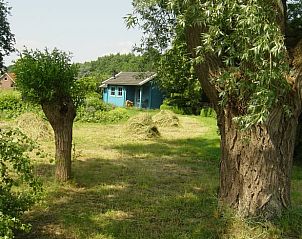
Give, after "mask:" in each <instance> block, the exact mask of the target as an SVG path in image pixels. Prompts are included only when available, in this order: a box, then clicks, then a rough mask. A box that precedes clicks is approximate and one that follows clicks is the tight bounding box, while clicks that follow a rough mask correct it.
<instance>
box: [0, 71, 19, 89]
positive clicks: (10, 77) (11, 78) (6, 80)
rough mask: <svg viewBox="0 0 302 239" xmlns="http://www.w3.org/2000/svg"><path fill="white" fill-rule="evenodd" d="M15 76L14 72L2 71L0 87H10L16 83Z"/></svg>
mask: <svg viewBox="0 0 302 239" xmlns="http://www.w3.org/2000/svg"><path fill="white" fill-rule="evenodd" d="M15 78H16V76H15V74H14V73H4V74H3V75H2V76H1V77H0V89H12V88H13V87H14V85H15V83H16V82H15Z"/></svg>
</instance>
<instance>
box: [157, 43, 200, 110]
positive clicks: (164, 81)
mask: <svg viewBox="0 0 302 239" xmlns="http://www.w3.org/2000/svg"><path fill="white" fill-rule="evenodd" d="M159 58H160V59H159V60H158V64H156V65H157V67H158V68H157V71H158V75H159V77H158V83H159V86H160V88H161V89H162V90H163V91H164V92H166V95H167V100H168V101H169V105H171V106H175V107H177V108H180V109H182V110H183V111H184V112H185V113H186V114H199V110H200V107H201V104H202V97H201V96H202V93H201V92H202V91H201V86H200V83H199V81H198V79H197V77H196V75H195V74H194V71H193V70H192V69H193V65H192V61H191V60H190V57H189V55H188V53H187V47H186V45H185V44H183V43H182V42H181V41H174V43H173V47H172V48H171V49H169V50H167V51H166V52H165V53H164V54H162V55H161V56H160V57H159Z"/></svg>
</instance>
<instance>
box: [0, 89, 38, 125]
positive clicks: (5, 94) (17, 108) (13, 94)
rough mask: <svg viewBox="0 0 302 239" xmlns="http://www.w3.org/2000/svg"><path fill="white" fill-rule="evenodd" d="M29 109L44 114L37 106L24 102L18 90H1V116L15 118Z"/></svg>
mask: <svg viewBox="0 0 302 239" xmlns="http://www.w3.org/2000/svg"><path fill="white" fill-rule="evenodd" d="M28 111H32V112H37V113H38V112H39V113H40V114H42V112H41V110H40V109H39V108H38V107H37V106H33V105H31V104H29V103H26V102H24V101H23V100H22V98H21V94H20V93H19V92H18V91H12V90H2V91H0V118H4V119H15V118H17V117H18V116H19V115H21V114H23V113H25V112H28Z"/></svg>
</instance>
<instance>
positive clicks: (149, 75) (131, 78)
mask: <svg viewBox="0 0 302 239" xmlns="http://www.w3.org/2000/svg"><path fill="white" fill-rule="evenodd" d="M156 75H157V74H156V73H154V72H120V73H118V74H116V75H114V76H112V77H111V78H109V79H108V80H105V81H103V83H102V85H101V86H100V87H102V88H106V87H107V86H108V85H133V86H141V85H144V84H146V83H147V82H149V81H150V80H152V79H153V78H155V77H156Z"/></svg>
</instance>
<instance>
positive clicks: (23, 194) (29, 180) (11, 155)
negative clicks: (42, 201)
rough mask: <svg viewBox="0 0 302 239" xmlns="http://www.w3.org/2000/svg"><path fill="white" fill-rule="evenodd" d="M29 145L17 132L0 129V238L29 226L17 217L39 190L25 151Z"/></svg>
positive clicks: (29, 141)
mask: <svg viewBox="0 0 302 239" xmlns="http://www.w3.org/2000/svg"><path fill="white" fill-rule="evenodd" d="M33 145H34V144H33V142H32V141H31V140H29V138H27V137H26V136H25V135H24V134H22V133H21V132H20V131H17V130H10V129H0V172H1V173H0V238H5V239H10V238H14V231H15V230H22V231H28V230H29V229H30V227H29V225H28V224H24V223H23V222H22V220H21V216H22V214H23V213H24V212H25V211H27V210H28V209H29V208H30V207H31V206H32V205H33V204H34V203H35V202H36V201H37V200H38V199H39V194H40V192H41V184H40V183H39V182H38V181H37V179H36V178H35V177H34V174H33V167H32V165H31V163H30V159H29V157H28V155H27V153H26V152H28V151H31V150H33ZM17 187H18V188H22V190H16V188H17Z"/></svg>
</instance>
